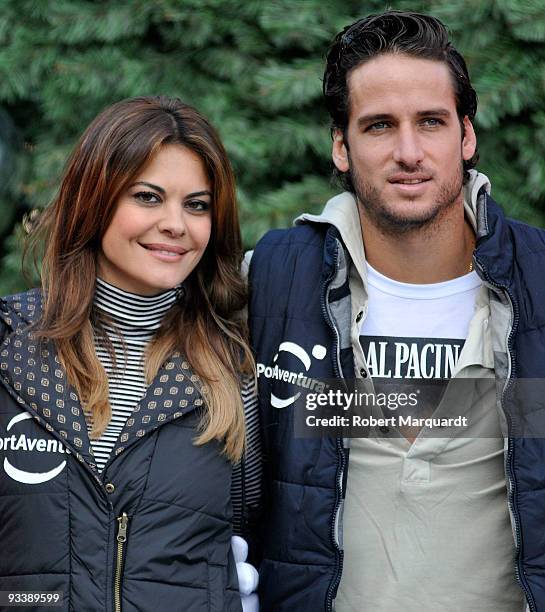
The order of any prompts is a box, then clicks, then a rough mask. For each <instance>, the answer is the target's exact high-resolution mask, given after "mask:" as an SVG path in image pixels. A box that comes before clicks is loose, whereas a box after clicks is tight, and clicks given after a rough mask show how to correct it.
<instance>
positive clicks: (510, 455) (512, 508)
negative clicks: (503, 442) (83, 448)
mask: <svg viewBox="0 0 545 612" xmlns="http://www.w3.org/2000/svg"><path fill="white" fill-rule="evenodd" d="M474 259H475V264H476V266H477V268H478V269H479V271H480V272H481V274H482V276H483V278H484V279H485V280H486V282H487V283H488V284H489V285H491V286H492V287H494V288H496V289H498V290H499V291H500V292H503V293H504V294H505V295H506V296H507V298H508V302H509V306H510V308H511V314H512V316H513V324H512V326H511V331H510V332H509V337H508V338H507V351H508V353H509V376H508V377H507V380H506V381H505V385H504V386H503V389H502V394H501V398H500V402H501V407H502V410H503V399H504V397H505V395H506V393H507V391H508V390H509V388H510V387H511V384H512V381H513V379H514V376H513V363H514V362H515V354H514V351H513V338H514V335H515V330H516V329H517V327H518V323H519V311H518V306H517V305H516V302H515V300H514V299H513V295H512V294H511V291H509V288H508V287H507V286H506V285H499V284H498V283H496V282H494V281H493V280H492V279H491V278H490V275H489V274H488V272H487V271H486V270H485V268H484V267H483V265H482V264H481V262H480V261H479V259H478V258H477V257H476V256H475V257H474ZM504 414H505V416H506V418H507V424H508V432H507V456H506V458H505V467H506V472H507V477H508V479H509V490H508V495H507V503H508V507H509V512H510V514H511V516H512V517H513V523H514V527H515V530H514V531H515V547H516V550H517V557H516V560H515V578H516V580H517V582H518V584H519V586H520V588H521V589H522V592H523V593H524V596H525V597H526V601H527V603H528V610H529V612H536V610H537V608H536V604H535V601H534V598H533V595H532V593H531V591H530V587H529V586H528V583H527V582H526V579H525V578H524V572H523V571H522V568H521V561H520V546H521V540H520V516H519V511H518V506H517V505H516V503H515V492H516V481H515V473H514V468H513V464H514V448H513V440H512V438H511V437H510V435H509V432H510V431H511V415H510V414H509V413H507V412H505V411H504Z"/></svg>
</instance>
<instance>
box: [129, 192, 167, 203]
mask: <svg viewBox="0 0 545 612" xmlns="http://www.w3.org/2000/svg"><path fill="white" fill-rule="evenodd" d="M133 197H134V199H135V200H138V201H139V202H142V203H144V204H159V203H160V202H161V198H160V197H159V196H158V195H157V194H156V193H153V192H152V191H139V192H138V193H135V194H134V196H133Z"/></svg>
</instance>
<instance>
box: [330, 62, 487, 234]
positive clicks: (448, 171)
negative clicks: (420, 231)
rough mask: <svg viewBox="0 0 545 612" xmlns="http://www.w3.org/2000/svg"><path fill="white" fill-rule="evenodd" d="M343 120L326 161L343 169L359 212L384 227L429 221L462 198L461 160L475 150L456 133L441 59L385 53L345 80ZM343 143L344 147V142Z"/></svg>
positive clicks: (467, 133)
mask: <svg viewBox="0 0 545 612" xmlns="http://www.w3.org/2000/svg"><path fill="white" fill-rule="evenodd" d="M348 87H349V92H350V108H349V123H348V128H347V131H346V134H345V137H346V140H347V142H345V140H344V137H343V134H342V133H340V132H337V133H336V134H335V137H334V141H333V161H334V163H335V165H336V166H337V168H338V169H339V170H340V171H341V172H346V171H348V170H350V172H351V175H352V181H353V183H354V188H355V190H356V196H357V199H358V202H359V204H360V206H362V207H363V209H362V213H363V215H364V217H365V216H366V217H367V218H368V219H369V220H370V221H371V222H373V223H374V225H376V226H377V227H379V228H381V229H382V230H383V231H385V232H388V233H401V232H405V231H408V230H411V229H416V228H419V227H423V226H426V225H429V224H430V223H432V222H433V221H434V220H437V219H438V218H440V216H441V213H442V212H444V211H445V210H447V209H448V208H450V207H451V206H455V205H456V204H461V202H462V179H463V168H462V160H468V159H470V158H471V157H472V156H473V154H474V153H475V148H476V139H475V132H474V131H473V126H472V125H471V122H470V121H469V119H468V118H467V117H465V118H464V122H463V123H464V130H463V132H464V135H463V137H462V127H461V125H460V120H459V118H458V115H457V114H456V100H455V97H454V89H453V85H452V81H451V76H450V73H449V69H448V66H447V65H446V64H445V63H444V62H438V61H434V60H427V59H419V58H414V57H410V56H407V55H401V54H385V55H379V56H378V57H376V58H374V59H372V60H370V61H368V62H366V63H364V64H362V65H361V66H359V67H358V68H356V69H355V70H354V71H353V72H352V73H351V74H350V76H349V78H348ZM347 145H348V146H347Z"/></svg>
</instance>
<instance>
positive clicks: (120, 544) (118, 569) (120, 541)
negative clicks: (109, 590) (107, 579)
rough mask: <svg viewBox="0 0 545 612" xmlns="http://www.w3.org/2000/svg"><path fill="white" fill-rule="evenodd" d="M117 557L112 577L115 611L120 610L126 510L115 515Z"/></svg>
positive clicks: (125, 536) (125, 537)
mask: <svg viewBox="0 0 545 612" xmlns="http://www.w3.org/2000/svg"><path fill="white" fill-rule="evenodd" d="M117 523H118V527H117V559H116V562H115V577H114V608H115V612H121V573H122V571H123V555H124V553H125V545H126V543H127V526H128V524H129V517H128V516H127V513H126V512H123V514H122V515H121V516H118V517H117Z"/></svg>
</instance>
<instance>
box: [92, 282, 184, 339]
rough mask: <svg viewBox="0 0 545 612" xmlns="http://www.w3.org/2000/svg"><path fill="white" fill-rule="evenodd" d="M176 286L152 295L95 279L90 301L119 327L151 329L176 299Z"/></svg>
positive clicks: (153, 329) (158, 324)
mask: <svg viewBox="0 0 545 612" xmlns="http://www.w3.org/2000/svg"><path fill="white" fill-rule="evenodd" d="M176 295H177V291H176V288H174V289H168V290H167V291H164V292H163V293H159V294H158V295H153V296H144V295H137V294H135V293H129V292H128V291H124V290H123V289H119V288H118V287H115V286H114V285H111V284H110V283H107V282H106V281H104V280H102V279H101V278H97V279H96V288H95V297H94V305H95V307H96V308H98V309H99V310H101V311H102V312H104V313H106V314H107V315H108V317H109V318H110V319H111V320H112V322H113V323H114V324H115V326H116V327H117V328H119V329H130V328H132V329H139V330H140V331H144V330H149V331H155V330H157V329H159V327H160V325H161V320H162V319H163V317H164V315H165V314H166V312H167V311H168V310H169V309H170V307H171V306H172V305H173V304H174V302H175V301H176Z"/></svg>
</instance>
